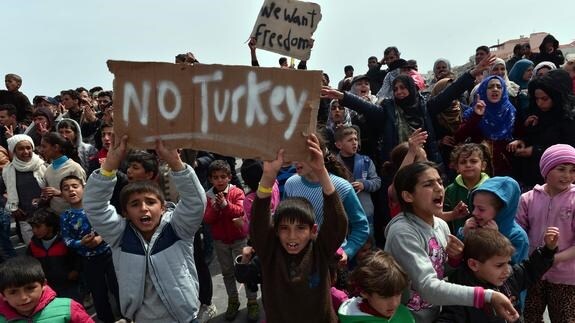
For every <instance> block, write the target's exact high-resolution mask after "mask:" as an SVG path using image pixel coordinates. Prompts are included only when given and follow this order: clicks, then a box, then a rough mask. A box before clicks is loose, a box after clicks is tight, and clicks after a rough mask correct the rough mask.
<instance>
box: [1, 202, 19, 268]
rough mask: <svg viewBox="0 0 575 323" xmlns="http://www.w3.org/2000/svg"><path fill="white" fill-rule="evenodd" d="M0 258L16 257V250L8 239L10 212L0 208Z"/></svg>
mask: <svg viewBox="0 0 575 323" xmlns="http://www.w3.org/2000/svg"><path fill="white" fill-rule="evenodd" d="M0 249H1V250H0V258H2V259H7V258H10V257H16V250H14V246H12V241H10V212H8V211H6V210H5V209H4V208H3V207H2V208H1V209H0Z"/></svg>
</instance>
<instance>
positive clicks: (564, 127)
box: [508, 69, 575, 189]
mask: <svg viewBox="0 0 575 323" xmlns="http://www.w3.org/2000/svg"><path fill="white" fill-rule="evenodd" d="M571 85H572V84H571V78H570V77H569V73H567V72H566V71H564V70H561V69H559V70H552V71H549V73H547V74H546V75H543V76H541V77H538V78H535V79H534V80H533V81H531V83H529V96H530V104H531V106H530V111H532V114H531V115H529V116H528V117H527V120H526V123H527V124H526V125H525V135H524V136H521V137H520V138H519V139H518V140H514V141H513V142H511V143H510V144H509V146H508V149H509V151H510V152H512V153H513V154H514V155H515V157H516V160H517V161H518V162H517V167H516V168H515V167H514V169H516V170H517V172H516V174H515V175H516V176H517V177H516V178H518V180H519V182H520V183H521V184H523V186H524V188H527V189H529V188H531V187H533V186H534V185H535V184H543V178H542V177H541V174H540V171H539V160H540V159H541V155H542V154H543V152H544V151H545V149H547V148H549V147H550V146H552V145H555V144H569V145H571V146H575V96H574V95H573V90H572V88H571Z"/></svg>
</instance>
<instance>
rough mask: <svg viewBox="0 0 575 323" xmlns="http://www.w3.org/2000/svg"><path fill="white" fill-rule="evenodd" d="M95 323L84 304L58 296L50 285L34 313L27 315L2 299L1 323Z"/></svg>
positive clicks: (46, 287)
mask: <svg viewBox="0 0 575 323" xmlns="http://www.w3.org/2000/svg"><path fill="white" fill-rule="evenodd" d="M4 322H12V323H18V322H37V323H60V322H62V323H64V322H66V323H68V322H69V323H94V320H92V318H91V317H90V315H88V313H86V310H85V309H84V307H83V306H82V305H80V304H79V303H77V302H76V301H73V300H71V299H69V298H59V297H58V298H57V297H56V292H54V290H52V288H50V286H44V291H43V292H42V296H40V302H39V303H38V305H36V308H35V309H34V312H33V313H32V315H30V316H28V317H26V316H23V315H22V314H20V313H18V312H16V311H15V310H14V308H13V307H12V306H10V304H8V302H6V301H5V300H1V301H0V323H4Z"/></svg>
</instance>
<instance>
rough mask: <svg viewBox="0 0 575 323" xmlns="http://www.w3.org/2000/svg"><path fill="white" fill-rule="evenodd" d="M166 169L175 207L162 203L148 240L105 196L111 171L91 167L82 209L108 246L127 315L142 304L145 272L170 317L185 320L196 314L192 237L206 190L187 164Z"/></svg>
mask: <svg viewBox="0 0 575 323" xmlns="http://www.w3.org/2000/svg"><path fill="white" fill-rule="evenodd" d="M170 175H171V176H172V179H173V181H174V183H175V184H176V187H177V188H178V191H179V192H180V198H181V199H180V202H179V203H178V204H177V206H176V207H175V209H167V210H166V211H165V212H164V213H163V214H162V218H161V220H160V224H159V225H158V227H157V228H156V230H155V232H154V234H153V236H152V238H151V239H150V241H149V242H146V241H145V240H144V238H143V237H142V235H141V234H140V232H139V230H137V229H136V228H135V227H134V226H133V225H132V224H131V223H130V222H129V221H128V220H127V219H125V218H123V217H122V216H120V215H119V214H118V213H117V212H116V209H115V208H114V207H113V206H111V205H110V202H108V201H109V200H110V198H111V197H112V193H113V190H114V184H115V183H116V177H106V176H103V175H102V174H100V171H99V170H96V171H94V172H93V173H92V175H91V176H90V178H89V179H88V183H87V184H86V190H85V194H84V210H85V211H86V214H87V215H88V219H89V220H90V222H91V223H92V225H93V226H94V228H95V229H96V231H97V232H98V233H99V234H100V235H101V236H102V237H103V238H104V240H105V241H107V242H108V243H109V244H110V246H111V247H112V256H113V261H114V268H115V269H116V275H117V277H118V285H119V287H120V300H119V301H120V309H121V312H122V315H124V316H125V317H128V318H134V316H135V314H136V313H137V312H138V310H139V309H140V308H141V307H142V303H143V301H144V294H145V288H144V287H145V286H144V285H145V283H144V282H145V281H146V275H148V277H149V278H150V279H151V281H152V283H153V289H154V292H155V293H157V294H158V295H159V297H160V299H161V300H162V303H163V305H164V307H165V308H166V309H167V311H168V312H169V313H170V315H171V316H172V318H174V320H176V321H177V322H190V320H192V319H194V318H196V317H197V315H198V309H199V304H198V275H197V272H196V267H195V264H194V255H193V243H194V235H195V233H196V231H197V230H198V228H199V227H200V224H201V223H202V218H203V215H204V211H205V207H206V196H205V193H204V189H203V187H202V185H201V184H200V182H199V180H198V178H197V177H196V175H195V173H194V170H193V169H192V168H191V167H190V166H189V165H186V168H185V169H183V170H181V171H177V172H173V171H172V172H170ZM146 246H147V247H146Z"/></svg>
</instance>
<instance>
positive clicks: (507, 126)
mask: <svg viewBox="0 0 575 323" xmlns="http://www.w3.org/2000/svg"><path fill="white" fill-rule="evenodd" d="M493 79H497V80H499V82H500V83H501V99H500V100H499V102H497V103H491V102H490V101H489V100H488V99H487V85H488V84H489V81H491V80H493ZM477 94H479V97H480V98H481V100H483V101H484V102H485V105H486V106H485V114H484V115H483V118H481V121H480V122H479V128H480V129H481V133H482V134H483V136H484V137H485V138H488V139H491V140H511V139H512V138H513V125H514V123H515V113H516V111H515V107H514V106H513V104H511V102H510V101H509V94H508V93H507V86H506V85H505V80H504V79H502V78H500V77H499V76H496V75H490V76H488V77H486V78H485V79H483V81H482V82H481V84H480V85H479V89H478V90H477ZM472 105H475V102H473V104H472ZM473 113H474V111H473V109H468V110H466V111H465V112H464V115H463V118H464V120H469V119H470V118H471V116H472V115H473Z"/></svg>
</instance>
